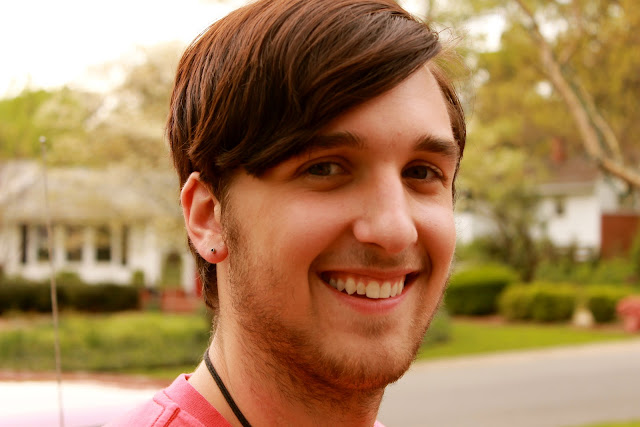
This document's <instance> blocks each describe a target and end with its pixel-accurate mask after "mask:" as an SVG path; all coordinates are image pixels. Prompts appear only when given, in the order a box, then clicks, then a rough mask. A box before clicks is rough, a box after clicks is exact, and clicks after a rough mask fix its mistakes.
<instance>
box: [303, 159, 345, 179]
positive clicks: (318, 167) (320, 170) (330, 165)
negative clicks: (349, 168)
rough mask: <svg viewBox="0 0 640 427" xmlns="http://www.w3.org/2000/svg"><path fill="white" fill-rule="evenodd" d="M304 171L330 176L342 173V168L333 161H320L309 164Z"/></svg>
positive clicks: (315, 174)
mask: <svg viewBox="0 0 640 427" xmlns="http://www.w3.org/2000/svg"><path fill="white" fill-rule="evenodd" d="M306 173H307V174H309V175H314V176H332V175H340V174H342V173H344V168H343V167H342V166H340V165H339V164H337V163H334V162H322V163H316V164H313V165H311V166H309V167H308V168H307V170H306Z"/></svg>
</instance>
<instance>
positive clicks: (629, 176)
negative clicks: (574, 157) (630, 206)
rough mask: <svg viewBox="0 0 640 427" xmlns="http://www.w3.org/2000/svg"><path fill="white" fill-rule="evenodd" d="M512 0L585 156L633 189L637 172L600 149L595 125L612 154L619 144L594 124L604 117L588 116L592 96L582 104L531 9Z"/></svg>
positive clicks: (639, 178)
mask: <svg viewBox="0 0 640 427" xmlns="http://www.w3.org/2000/svg"><path fill="white" fill-rule="evenodd" d="M514 2H515V3H516V4H517V5H518V6H519V7H520V9H521V10H522V11H523V12H524V14H525V15H526V16H527V19H528V20H529V25H525V28H526V29H527V31H528V32H529V34H530V35H531V37H532V38H533V40H534V41H535V42H536V43H538V49H539V51H540V58H541V60H542V65H543V67H544V69H545V71H546V74H547V76H548V77H549V80H550V81H551V83H552V84H553V86H554V87H555V88H556V90H557V91H558V93H559V94H560V96H561V97H562V99H563V100H564V102H565V104H566V105H567V108H568V109H569V112H570V113H571V115H572V116H573V119H574V121H575V123H576V125H577V127H578V131H579V132H580V136H581V137H582V138H581V139H582V143H583V145H584V147H585V149H586V151H587V153H588V154H589V156H590V157H591V158H592V159H593V160H594V161H595V162H596V163H597V164H598V165H599V166H600V167H601V168H602V169H603V170H605V171H606V172H608V173H610V174H611V175H613V176H616V177H618V178H620V179H622V180H623V181H625V182H627V183H629V184H630V185H632V186H634V187H636V188H640V174H639V173H638V172H636V171H635V170H633V169H631V168H629V167H626V166H625V165H624V164H623V163H622V161H620V160H619V159H617V158H615V157H618V156H616V155H615V154H614V158H610V157H609V156H608V155H607V154H606V153H604V152H603V150H602V147H601V145H600V139H599V136H598V132H597V131H596V129H595V127H597V128H598V130H599V131H600V133H601V134H602V135H603V136H604V137H605V140H606V143H607V146H608V148H610V149H611V148H612V147H610V145H612V146H613V150H614V153H615V148H616V147H619V144H618V142H617V138H616V137H615V135H613V131H611V128H610V127H609V126H608V125H606V126H605V128H604V129H603V128H602V127H600V125H599V124H598V123H599V122H600V121H602V122H604V119H603V118H602V116H601V115H600V114H596V115H595V116H590V114H589V110H590V109H591V108H593V111H594V112H595V111H597V109H596V107H595V105H594V104H593V100H592V98H590V97H589V96H588V95H587V97H586V98H584V99H585V103H586V104H587V105H586V106H583V105H582V103H581V100H580V98H579V97H578V95H577V94H576V93H575V91H574V90H573V89H572V88H571V85H570V84H569V82H568V81H567V78H566V77H565V75H564V73H563V72H562V69H561V68H560V64H559V63H558V61H557V60H556V58H555V57H554V55H553V50H552V48H551V46H550V45H549V43H548V42H547V40H546V39H545V38H544V37H543V36H542V32H541V31H540V27H539V26H538V23H537V22H536V19H535V16H534V14H533V12H532V11H531V9H529V8H528V6H527V5H526V4H525V3H524V0H514ZM579 90H580V89H579ZM585 93H586V91H585ZM611 137H613V140H608V138H611ZM618 151H619V148H618Z"/></svg>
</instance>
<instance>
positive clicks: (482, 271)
mask: <svg viewBox="0 0 640 427" xmlns="http://www.w3.org/2000/svg"><path fill="white" fill-rule="evenodd" d="M515 280H516V274H515V273H514V272H513V270H511V269H510V268H508V267H505V266H502V265H495V264H493V265H492V264H489V265H485V266H478V267H470V268H466V269H464V270H462V271H460V272H457V273H455V274H454V275H453V276H452V277H451V281H450V283H449V287H448V289H447V292H446V294H445V305H446V307H447V310H448V312H449V313H451V314H453V315H456V314H461V315H472V316H478V315H487V314H494V313H496V312H497V300H498V296H499V295H500V293H501V292H502V291H503V290H504V289H505V287H506V286H507V285H509V284H510V283H511V282H513V281H515Z"/></svg>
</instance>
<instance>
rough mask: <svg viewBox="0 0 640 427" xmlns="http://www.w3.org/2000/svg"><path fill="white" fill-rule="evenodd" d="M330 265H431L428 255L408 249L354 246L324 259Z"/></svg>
mask: <svg viewBox="0 0 640 427" xmlns="http://www.w3.org/2000/svg"><path fill="white" fill-rule="evenodd" d="M323 262H326V263H328V264H330V265H333V264H336V265H341V264H345V265H349V266H351V267H361V268H373V267H375V268H381V269H389V270H392V269H403V268H406V269H411V270H424V269H425V268H426V267H428V266H429V265H431V261H430V259H429V257H428V256H427V255H421V254H418V253H416V252H415V251H410V250H406V251H403V252H400V253H398V254H389V253H387V252H386V251H384V250H383V249H378V248H373V247H353V248H349V249H348V250H347V251H345V252H341V253H334V254H331V255H330V256H328V257H327V258H325V259H323Z"/></svg>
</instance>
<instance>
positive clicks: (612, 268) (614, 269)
mask: <svg viewBox="0 0 640 427" xmlns="http://www.w3.org/2000/svg"><path fill="white" fill-rule="evenodd" d="M637 268H638V267H637V266H636V264H635V262H633V260H632V259H624V258H613V259H608V260H599V261H597V262H573V263H567V262H566V261H565V262H556V261H553V260H548V261H545V262H543V263H541V264H540V265H539V267H538V269H537V271H536V279H537V280H540V281H549V282H573V283H580V284H601V283H608V284H630V283H637V282H638V281H639V276H638V273H637V272H636V269H637Z"/></svg>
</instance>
